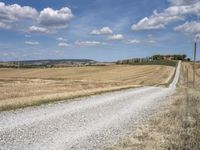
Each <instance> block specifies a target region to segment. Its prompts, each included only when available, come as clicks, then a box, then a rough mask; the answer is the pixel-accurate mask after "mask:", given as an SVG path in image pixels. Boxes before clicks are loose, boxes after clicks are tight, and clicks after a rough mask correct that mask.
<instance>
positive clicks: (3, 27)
mask: <svg viewBox="0 0 200 150" xmlns="http://www.w3.org/2000/svg"><path fill="white" fill-rule="evenodd" d="M10 28H11V26H10V25H7V24H5V23H2V22H0V29H10Z"/></svg>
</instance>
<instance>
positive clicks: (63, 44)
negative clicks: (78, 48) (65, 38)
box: [58, 42, 71, 47]
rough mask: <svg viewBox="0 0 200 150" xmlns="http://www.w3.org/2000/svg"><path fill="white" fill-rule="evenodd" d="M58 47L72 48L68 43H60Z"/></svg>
mask: <svg viewBox="0 0 200 150" xmlns="http://www.w3.org/2000/svg"><path fill="white" fill-rule="evenodd" d="M58 46H59V47H70V46H71V45H70V44H68V43H66V42H60V43H58Z"/></svg>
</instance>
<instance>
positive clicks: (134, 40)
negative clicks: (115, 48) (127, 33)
mask: <svg viewBox="0 0 200 150" xmlns="http://www.w3.org/2000/svg"><path fill="white" fill-rule="evenodd" d="M127 43H128V44H139V43H141V41H140V40H136V39H132V40H128V42H127Z"/></svg>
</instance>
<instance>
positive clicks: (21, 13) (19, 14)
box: [0, 2, 38, 22]
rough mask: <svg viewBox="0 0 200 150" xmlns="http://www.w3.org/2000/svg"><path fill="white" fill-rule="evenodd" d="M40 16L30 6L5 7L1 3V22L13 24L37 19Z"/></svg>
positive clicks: (14, 5) (15, 5)
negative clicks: (22, 20) (21, 20)
mask: <svg viewBox="0 0 200 150" xmlns="http://www.w3.org/2000/svg"><path fill="white" fill-rule="evenodd" d="M37 16H38V12H37V10H36V9H35V8H32V7H29V6H23V7H22V6H20V5H18V4H13V5H5V3H3V2H0V20H1V21H7V22H13V21H18V20H20V19H35V18H37Z"/></svg>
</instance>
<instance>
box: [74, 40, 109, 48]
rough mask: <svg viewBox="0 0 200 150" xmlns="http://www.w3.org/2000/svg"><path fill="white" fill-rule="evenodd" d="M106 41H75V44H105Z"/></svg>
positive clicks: (82, 45) (81, 45)
mask: <svg viewBox="0 0 200 150" xmlns="http://www.w3.org/2000/svg"><path fill="white" fill-rule="evenodd" d="M105 44H106V43H104V42H100V41H76V42H75V45H77V46H80V47H85V46H86V47H87V46H98V45H105Z"/></svg>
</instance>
